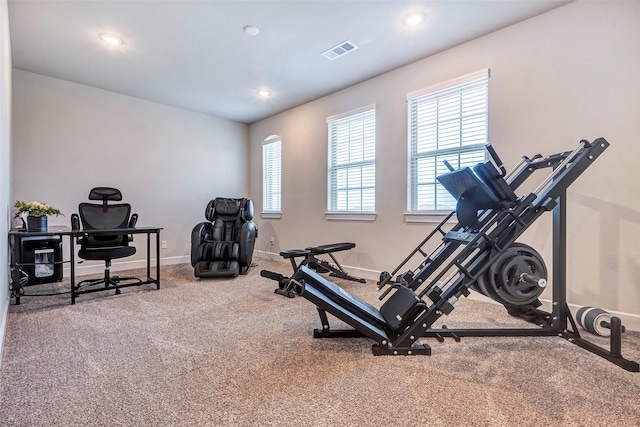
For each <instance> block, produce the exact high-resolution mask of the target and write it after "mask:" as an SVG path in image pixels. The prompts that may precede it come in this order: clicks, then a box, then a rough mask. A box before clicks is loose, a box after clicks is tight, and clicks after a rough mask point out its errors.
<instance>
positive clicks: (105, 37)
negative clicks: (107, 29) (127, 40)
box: [98, 33, 124, 45]
mask: <svg viewBox="0 0 640 427" xmlns="http://www.w3.org/2000/svg"><path fill="white" fill-rule="evenodd" d="M98 37H100V40H102V41H104V42H106V43H109V44H112V45H118V44H123V43H124V41H123V40H122V39H121V38H120V37H118V36H114V35H113V34H109V33H100V34H99V35H98Z"/></svg>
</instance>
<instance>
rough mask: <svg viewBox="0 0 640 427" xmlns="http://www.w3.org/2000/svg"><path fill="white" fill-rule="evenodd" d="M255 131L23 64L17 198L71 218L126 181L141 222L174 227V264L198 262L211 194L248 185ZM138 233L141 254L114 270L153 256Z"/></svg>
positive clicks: (126, 195) (16, 95)
mask: <svg viewBox="0 0 640 427" xmlns="http://www.w3.org/2000/svg"><path fill="white" fill-rule="evenodd" d="M247 140H248V126H247V125H244V124H240V123H236V122H231V121H227V120H222V119H218V118H215V117H211V116H207V115H204V114H199V113H193V112H189V111H185V110H181V109H178V108H173V107H168V106H165V105H161V104H156V103H153V102H148V101H144V100H141V99H137V98H132V97H128V96H124V95H120V94H116V93H113V92H109V91H105V90H101V89H95V88H92V87H89V86H84V85H80V84H76V83H70V82H67V81H63V80H59V79H54V78H50V77H45V76H42V75H38V74H33V73H29V72H25V71H20V70H14V73H13V198H14V199H16V200H25V201H30V200H39V201H42V202H45V203H49V204H50V205H52V206H55V207H57V208H59V209H61V210H62V212H63V213H64V214H65V216H64V217H58V218H56V217H50V218H49V224H66V225H69V221H70V219H69V218H70V216H71V214H72V213H74V212H77V207H78V203H79V202H82V201H86V200H87V196H88V195H89V190H90V189H91V188H92V187H95V186H113V187H117V188H119V189H120V190H121V191H122V194H123V200H124V201H125V202H129V203H131V205H132V208H133V211H134V212H137V213H138V214H139V216H140V218H139V220H138V225H140V226H145V225H148V226H159V227H164V230H163V231H162V234H161V239H162V240H166V241H167V243H168V247H167V249H163V250H162V252H161V257H162V262H163V263H164V264H167V263H175V262H188V260H189V254H190V237H191V230H192V228H193V227H194V225H195V224H197V223H198V222H201V221H204V208H205V206H206V204H207V203H208V201H209V200H211V199H212V198H214V197H216V196H233V197H242V196H246V195H247V194H248V182H247V173H246V170H247V164H248V147H247ZM135 241H136V242H137V246H138V248H139V250H138V253H137V254H136V255H135V258H133V257H132V258H127V259H123V260H119V263H116V262H115V261H114V269H118V268H122V267H125V266H130V264H127V263H128V262H130V260H131V259H134V260H135V259H138V260H142V259H143V258H144V256H145V253H146V247H145V243H146V240H145V239H144V237H138V238H137V239H135ZM137 264H141V261H140V262H138V263H137ZM94 265H96V264H95V263H94ZM103 266H104V265H103V264H102V267H103ZM80 272H81V273H82V270H81V271H80Z"/></svg>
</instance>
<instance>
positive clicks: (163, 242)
mask: <svg viewBox="0 0 640 427" xmlns="http://www.w3.org/2000/svg"><path fill="white" fill-rule="evenodd" d="M160 247H161V248H162V249H167V241H166V240H163V241H162V243H161V244H160Z"/></svg>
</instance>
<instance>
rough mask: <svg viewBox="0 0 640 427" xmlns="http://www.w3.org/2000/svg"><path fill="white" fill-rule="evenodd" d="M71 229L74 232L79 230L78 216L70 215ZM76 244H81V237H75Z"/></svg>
mask: <svg viewBox="0 0 640 427" xmlns="http://www.w3.org/2000/svg"><path fill="white" fill-rule="evenodd" d="M71 229H72V230H74V231H76V230H80V217H79V216H78V214H75V213H74V214H71ZM76 243H78V244H79V243H82V237H81V236H77V237H76Z"/></svg>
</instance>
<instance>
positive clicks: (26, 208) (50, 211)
mask: <svg viewBox="0 0 640 427" xmlns="http://www.w3.org/2000/svg"><path fill="white" fill-rule="evenodd" d="M13 207H14V208H16V209H17V210H18V212H16V215H15V217H16V218H18V217H19V216H22V214H23V213H25V212H26V213H27V214H28V215H33V216H46V215H55V216H59V215H62V216H64V214H63V213H62V212H60V209H56V208H54V207H51V206H49V205H47V204H46V203H41V202H35V201H34V202H29V203H27V202H23V201H21V200H18V201H17V202H16V204H15V205H13Z"/></svg>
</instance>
